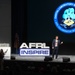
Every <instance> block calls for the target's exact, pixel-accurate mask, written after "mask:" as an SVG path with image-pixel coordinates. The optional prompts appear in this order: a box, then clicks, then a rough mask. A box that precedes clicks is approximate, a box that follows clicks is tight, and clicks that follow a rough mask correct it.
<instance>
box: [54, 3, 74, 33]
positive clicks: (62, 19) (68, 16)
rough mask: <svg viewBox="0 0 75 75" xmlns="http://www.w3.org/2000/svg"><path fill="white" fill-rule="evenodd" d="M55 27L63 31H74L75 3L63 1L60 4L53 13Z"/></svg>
mask: <svg viewBox="0 0 75 75" xmlns="http://www.w3.org/2000/svg"><path fill="white" fill-rule="evenodd" d="M54 23H55V25H56V27H57V28H58V29H59V30H60V31H62V32H64V33H74V32H75V3H71V2H68V3H64V4H62V5H60V6H59V7H58V8H57V10H56V11H55V14H54Z"/></svg>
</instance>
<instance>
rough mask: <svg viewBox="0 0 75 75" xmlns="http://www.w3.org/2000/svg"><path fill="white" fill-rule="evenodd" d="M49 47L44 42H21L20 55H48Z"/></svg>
mask: <svg viewBox="0 0 75 75" xmlns="http://www.w3.org/2000/svg"><path fill="white" fill-rule="evenodd" d="M49 54H50V47H49V46H46V43H29V45H27V44H26V43H22V45H21V46H20V55H21V56H49Z"/></svg>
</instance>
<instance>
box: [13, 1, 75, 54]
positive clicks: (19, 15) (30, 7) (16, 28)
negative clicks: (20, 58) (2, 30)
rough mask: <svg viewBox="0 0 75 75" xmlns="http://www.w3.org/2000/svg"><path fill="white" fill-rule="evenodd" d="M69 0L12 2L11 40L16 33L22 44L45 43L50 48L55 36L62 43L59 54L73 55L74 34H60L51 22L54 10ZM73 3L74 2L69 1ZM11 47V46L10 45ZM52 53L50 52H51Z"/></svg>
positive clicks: (74, 48)
mask: <svg viewBox="0 0 75 75" xmlns="http://www.w3.org/2000/svg"><path fill="white" fill-rule="evenodd" d="M69 1H70V0H67V1H66V0H27V1H26V0H25V2H24V1H23V0H19V1H12V35H13V36H12V38H13V42H14V36H15V33H16V32H17V33H18V34H19V38H20V44H21V43H22V42H46V43H47V45H49V46H50V47H51V43H52V40H53V39H54V37H55V35H58V36H59V39H60V40H61V41H63V42H64V44H63V45H61V46H60V49H59V54H70V55H72V54H75V33H73V34H65V33H62V32H60V31H59V30H58V29H57V28H56V26H55V24H54V21H53V17H54V12H55V10H56V8H57V7H58V6H59V5H61V4H62V3H64V2H69ZM71 2H74V0H71ZM12 46H13V45H12ZM51 51H52V50H51Z"/></svg>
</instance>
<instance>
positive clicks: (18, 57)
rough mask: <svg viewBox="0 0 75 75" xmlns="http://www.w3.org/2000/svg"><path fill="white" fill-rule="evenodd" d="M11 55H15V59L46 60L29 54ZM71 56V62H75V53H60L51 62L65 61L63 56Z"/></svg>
mask: <svg viewBox="0 0 75 75" xmlns="http://www.w3.org/2000/svg"><path fill="white" fill-rule="evenodd" d="M11 56H13V57H15V60H20V61H44V59H45V57H34V56H32V57H29V56H28V57H27V56H19V54H12V55H11ZM66 57H68V58H70V62H69V63H75V55H59V56H58V58H57V59H53V60H52V61H50V62H63V58H66Z"/></svg>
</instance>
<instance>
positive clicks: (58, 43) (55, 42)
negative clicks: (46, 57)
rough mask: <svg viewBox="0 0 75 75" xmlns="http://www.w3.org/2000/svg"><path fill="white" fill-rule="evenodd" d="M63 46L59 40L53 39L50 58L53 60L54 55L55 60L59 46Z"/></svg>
mask: <svg viewBox="0 0 75 75" xmlns="http://www.w3.org/2000/svg"><path fill="white" fill-rule="evenodd" d="M60 44H63V42H60V40H59V39H58V36H56V37H55V39H54V40H53V41H52V49H53V51H52V58H53V59H54V54H56V59H57V57H58V48H59V45H60Z"/></svg>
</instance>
